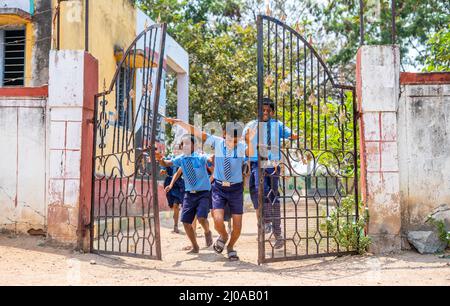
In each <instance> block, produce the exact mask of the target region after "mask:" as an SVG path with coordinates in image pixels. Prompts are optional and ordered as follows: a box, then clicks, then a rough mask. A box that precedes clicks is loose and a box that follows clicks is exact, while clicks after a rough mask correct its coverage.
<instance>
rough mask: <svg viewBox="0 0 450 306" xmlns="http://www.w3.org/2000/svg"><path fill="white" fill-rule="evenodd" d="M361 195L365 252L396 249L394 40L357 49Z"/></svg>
mask: <svg viewBox="0 0 450 306" xmlns="http://www.w3.org/2000/svg"><path fill="white" fill-rule="evenodd" d="M356 77H357V96H358V104H359V111H360V114H361V117H360V119H361V120H360V136H361V137H360V141H361V143H360V152H361V153H360V154H361V156H360V158H361V189H362V197H363V200H364V201H365V203H366V204H367V205H368V208H369V214H370V221H369V226H368V234H369V236H370V237H371V238H372V240H373V242H372V246H371V250H370V251H371V252H374V253H386V252H393V251H399V250H400V249H401V235H400V234H401V233H400V231H401V207H400V205H401V203H400V178H399V160H398V145H397V136H398V124H397V110H398V101H399V95H400V85H399V77H400V50H399V48H398V46H363V47H361V48H360V49H359V51H358V55H357V68H356Z"/></svg>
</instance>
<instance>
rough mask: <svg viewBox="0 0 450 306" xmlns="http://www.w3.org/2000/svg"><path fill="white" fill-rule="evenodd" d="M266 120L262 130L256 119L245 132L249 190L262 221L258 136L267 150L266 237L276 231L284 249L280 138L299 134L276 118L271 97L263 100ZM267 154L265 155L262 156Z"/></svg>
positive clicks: (264, 157) (264, 196)
mask: <svg viewBox="0 0 450 306" xmlns="http://www.w3.org/2000/svg"><path fill="white" fill-rule="evenodd" d="M262 115H263V118H262V121H263V122H262V123H261V125H262V126H261V127H258V123H259V121H258V120H253V121H251V122H250V123H248V124H247V126H246V127H245V129H244V132H243V138H244V140H245V143H246V144H247V151H246V153H247V155H248V160H249V162H250V169H251V172H250V180H249V185H250V186H249V187H250V188H249V189H250V197H251V200H252V202H253V207H254V208H255V210H256V215H257V218H258V219H259V210H258V206H259V205H258V189H259V180H258V148H257V147H258V133H259V131H261V134H260V135H259V145H260V147H261V148H264V147H265V148H266V152H265V154H261V158H260V159H261V161H262V163H263V164H262V165H261V168H262V171H263V186H264V188H263V199H264V210H265V216H264V231H265V233H266V234H270V233H271V232H273V234H274V236H275V239H276V242H275V244H274V248H275V249H281V248H282V247H283V245H284V237H282V231H281V211H280V209H281V208H280V200H279V194H278V192H279V190H278V189H279V180H280V166H279V165H278V164H279V163H280V160H281V152H280V151H281V150H280V148H281V139H292V140H294V139H298V137H299V136H298V135H297V134H294V133H292V131H291V130H290V129H289V128H288V127H287V126H285V125H284V124H283V123H282V122H281V121H279V120H276V119H275V118H274V117H275V103H274V102H273V100H272V99H270V98H267V97H266V98H264V99H263V114H262ZM263 155H264V156H263Z"/></svg>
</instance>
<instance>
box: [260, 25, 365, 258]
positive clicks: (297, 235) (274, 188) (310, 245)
mask: <svg viewBox="0 0 450 306" xmlns="http://www.w3.org/2000/svg"><path fill="white" fill-rule="evenodd" d="M257 27H258V114H259V116H258V117H259V120H258V121H259V123H260V131H265V130H264V124H265V123H264V122H263V99H265V98H270V99H271V100H273V102H274V104H275V109H276V110H275V114H274V117H275V118H272V119H275V120H279V122H280V123H282V124H283V125H284V126H286V127H288V128H290V129H291V130H292V133H293V134H295V135H298V137H291V138H290V139H279V141H278V140H276V141H270V142H269V140H267V141H265V140H264V139H263V138H264V137H261V135H263V134H264V132H261V133H258V138H259V139H258V143H259V145H258V161H259V162H258V173H259V176H258V177H259V178H260V179H259V209H260V214H259V215H260V218H259V226H258V228H259V230H258V237H259V239H258V241H259V257H258V258H259V260H258V261H259V263H264V262H273V261H281V260H293V259H301V258H307V257H318V256H328V255H340V254H346V253H353V252H355V251H357V250H355V249H350V248H348V247H346V248H343V247H341V246H340V244H339V241H342V240H340V239H338V237H340V235H341V234H342V227H343V226H344V225H345V224H349V222H350V223H352V222H354V221H356V220H357V219H358V218H359V216H358V213H359V212H358V204H357V203H358V184H357V182H358V173H357V169H358V167H357V165H358V160H357V116H356V113H357V111H356V105H355V89H354V87H353V86H347V85H339V84H337V83H336V82H335V80H334V79H333V76H332V74H331V73H330V71H329V69H328V68H327V66H326V65H325V63H324V61H323V60H322V59H321V57H320V56H319V55H318V53H317V52H316V51H315V50H314V48H313V47H312V46H311V43H309V42H307V41H306V40H305V39H304V38H303V37H302V36H301V35H300V34H299V33H298V32H297V31H296V30H294V29H292V28H291V27H289V26H287V25H286V24H284V23H283V22H281V21H279V20H276V19H274V18H272V17H269V16H259V17H258V21H257ZM261 125H262V126H263V127H261ZM266 126H267V127H269V126H275V128H276V130H277V131H278V130H279V127H278V125H277V124H276V123H274V124H273V125H267V124H266ZM281 132H283V130H282V129H281ZM260 134H261V135H260ZM278 136H279V137H280V138H281V137H282V135H278ZM271 137H272V136H271ZM268 152H272V158H264V156H266V157H267V156H268V155H267V154H270V153H268ZM273 154H275V155H273ZM277 156H278V158H277ZM343 206H346V207H347V210H346V212H345V213H344V214H342V212H343V210H342V207H343ZM338 208H339V210H338ZM357 235H358V238H357V239H358V241H359V235H360V233H357Z"/></svg>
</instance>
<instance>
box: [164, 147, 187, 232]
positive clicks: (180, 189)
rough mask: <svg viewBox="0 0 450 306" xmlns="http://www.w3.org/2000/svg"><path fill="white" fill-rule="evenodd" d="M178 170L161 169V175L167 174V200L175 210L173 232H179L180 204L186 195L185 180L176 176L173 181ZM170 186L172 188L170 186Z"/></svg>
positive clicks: (165, 184) (176, 151)
mask: <svg viewBox="0 0 450 306" xmlns="http://www.w3.org/2000/svg"><path fill="white" fill-rule="evenodd" d="M179 147H180V145H177V146H175V148H179ZM175 148H174V153H175V154H178V153H179V150H176V149H175ZM171 158H173V156H171ZM177 171H178V167H163V169H161V172H160V173H161V175H167V176H166V178H165V180H164V189H165V190H166V197H167V202H168V204H169V207H170V209H172V210H173V221H174V225H173V232H174V233H177V234H178V233H179V232H180V231H179V229H178V220H179V215H180V205H181V204H182V203H183V196H184V181H183V179H182V178H181V176H178V177H176V179H175V180H174V182H173V183H172V179H173V178H174V176H175V174H176V173H177ZM169 186H170V188H168V187H169Z"/></svg>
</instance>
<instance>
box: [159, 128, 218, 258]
mask: <svg viewBox="0 0 450 306" xmlns="http://www.w3.org/2000/svg"><path fill="white" fill-rule="evenodd" d="M194 143H195V138H194V136H193V135H184V136H183V138H182V150H183V154H182V155H180V156H178V157H176V158H174V159H170V160H164V159H162V156H161V155H160V154H157V160H158V161H159V163H160V165H161V166H163V167H172V166H176V167H180V168H181V169H182V171H183V176H184V183H185V195H184V199H183V209H182V212H181V222H182V223H183V225H184V229H185V231H186V235H187V236H188V238H189V240H190V241H191V243H192V250H191V251H190V252H189V253H190V254H196V253H198V252H199V250H200V248H199V246H198V243H197V238H196V235H195V231H194V228H193V227H192V223H193V221H194V218H195V217H196V216H197V219H198V222H199V223H200V225H201V226H202V227H203V229H204V231H205V240H206V246H207V247H209V246H211V245H212V243H213V241H212V233H211V231H210V230H209V223H208V214H209V198H210V192H211V183H210V181H209V178H208V172H207V169H206V164H207V160H208V158H207V156H206V155H201V154H198V153H196V152H195V151H194Z"/></svg>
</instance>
